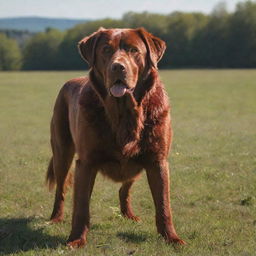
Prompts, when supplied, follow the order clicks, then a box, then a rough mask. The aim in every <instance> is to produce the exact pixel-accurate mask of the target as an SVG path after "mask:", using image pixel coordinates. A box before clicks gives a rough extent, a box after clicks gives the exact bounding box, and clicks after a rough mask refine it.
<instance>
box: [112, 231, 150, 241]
mask: <svg viewBox="0 0 256 256" xmlns="http://www.w3.org/2000/svg"><path fill="white" fill-rule="evenodd" d="M117 237H118V238H120V239H121V240H123V241H125V242H127V243H129V242H132V243H135V244H140V243H143V242H145V241H146V240H147V239H148V238H149V235H148V234H147V233H144V232H143V233H139V234H138V233H135V232H132V231H127V232H119V233H117Z"/></svg>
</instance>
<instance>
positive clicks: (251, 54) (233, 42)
mask: <svg viewBox="0 0 256 256" xmlns="http://www.w3.org/2000/svg"><path fill="white" fill-rule="evenodd" d="M229 31H230V33H229V48H228V59H229V66H230V67H256V2H252V1H246V2H243V3H239V4H238V5H237V7H236V10H235V12H234V14H233V15H232V17H231V20H230V27H229Z"/></svg>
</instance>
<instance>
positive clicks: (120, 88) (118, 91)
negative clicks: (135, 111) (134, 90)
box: [110, 84, 126, 97]
mask: <svg viewBox="0 0 256 256" xmlns="http://www.w3.org/2000/svg"><path fill="white" fill-rule="evenodd" d="M110 92H111V94H112V95H113V96H114V97H122V96H124V94H125V93H126V86H125V85H123V84H114V85H113V86H112V87H111V88H110Z"/></svg>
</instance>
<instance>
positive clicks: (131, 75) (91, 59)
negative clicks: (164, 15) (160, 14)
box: [78, 28, 166, 97]
mask: <svg viewBox="0 0 256 256" xmlns="http://www.w3.org/2000/svg"><path fill="white" fill-rule="evenodd" d="M78 46H79V51H80V53H81V55H82V57H83V58H84V59H85V60H86V61H87V62H88V64H89V65H90V67H91V70H92V71H93V72H94V77H95V78H96V80H97V82H98V83H101V84H102V86H104V87H105V89H106V90H107V91H108V92H109V93H110V95H112V96H114V97H122V96H124V95H125V94H126V93H131V92H133V91H134V89H135V88H136V86H138V84H139V83H142V82H143V81H144V80H145V79H146V78H147V76H148V74H149V71H150V70H151V69H157V63H158V61H159V60H160V59H161V58H162V56H163V53H164V51H165V48H166V46H165V43H164V42H163V41H162V40H161V39H159V38H157V37H155V36H153V35H152V34H150V33H148V32H147V31H146V30H145V29H143V28H138V29H104V28H100V29H99V30H98V31H97V32H95V33H93V34H92V35H90V36H88V37H85V38H84V39H82V40H81V41H80V42H79V45H78ZM99 90H101V93H100V94H102V93H103V88H99Z"/></svg>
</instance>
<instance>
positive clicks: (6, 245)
mask: <svg viewBox="0 0 256 256" xmlns="http://www.w3.org/2000/svg"><path fill="white" fill-rule="evenodd" d="M83 75H85V72H83V71H79V72H0V152H1V153H0V255H47V256H49V255H54V256H55V255H78V256H79V255H81V256H98V255H100V256H101V255H102V256H103V255H104V256H125V255H134V256H151V255H152V256H159V255H161V256H165V255H166V256H167V255H168V256H169V255H172V256H175V255H177V256H183V255H186V256H208V255H213V256H222V255H223V256H224V255H225V256H226V255H232V256H236V255H239V256H240V255H241V256H255V255H256V70H163V71H161V72H160V75H161V78H162V80H163V81H164V83H165V86H166V89H167V91H168V94H169V97H170V101H171V105H172V122H173V129H174V139H173V145H172V151H171V154H170V157H169V161H170V167H171V204H172V209H173V215H174V223H175V225H176V229H177V232H178V234H179V235H180V236H181V237H182V238H183V239H184V240H185V241H186V242H187V245H186V246H184V247H173V246H172V245H167V244H165V242H164V241H163V239H162V238H161V237H160V236H158V235H157V232H156V227H155V220H154V206H153V202H152V198H151V194H150V190H149V187H148V184H147V180H146V175H145V173H143V175H142V176H141V178H140V179H139V180H138V181H137V183H135V185H134V187H133V190H132V199H133V201H132V203H133V208H134V212H135V214H136V215H138V216H140V217H141V220H142V221H141V222H140V223H133V222H132V221H130V220H126V219H123V218H122V217H121V215H120V212H119V202H118V189H119V187H120V184H116V183H113V182H112V181H110V180H108V179H107V178H103V177H102V176H101V175H100V174H99V175H98V176H97V180H96V184H95V187H94V191H93V195H92V201H91V230H90V233H89V235H88V244H87V245H86V246H85V247H84V248H82V249H79V250H70V249H68V248H67V247H66V246H65V241H66V239H67V237H68V235H69V232H70V228H71V214H72V189H70V191H69V193H68V196H67V200H66V207H65V210H66V211H65V221H64V222H63V223H61V224H55V225H52V224H50V223H49V222H48V220H49V217H50V214H51V210H52V205H53V198H54V193H50V192H48V189H47V187H46V186H45V173H46V169H47V165H48V161H49V158H50V156H51V151H50V143H49V122H50V118H51V115H52V109H53V104H54V100H55V98H56V96H57V93H58V91H59V89H60V88H61V86H62V85H63V83H64V82H65V81H67V80H68V79H71V78H74V77H77V76H83Z"/></svg>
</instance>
